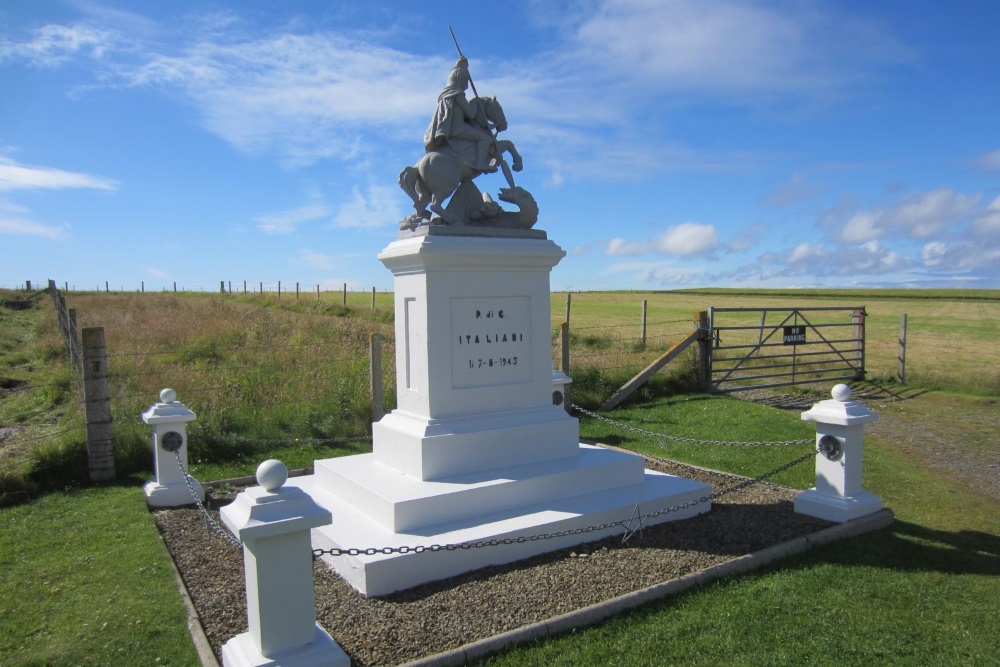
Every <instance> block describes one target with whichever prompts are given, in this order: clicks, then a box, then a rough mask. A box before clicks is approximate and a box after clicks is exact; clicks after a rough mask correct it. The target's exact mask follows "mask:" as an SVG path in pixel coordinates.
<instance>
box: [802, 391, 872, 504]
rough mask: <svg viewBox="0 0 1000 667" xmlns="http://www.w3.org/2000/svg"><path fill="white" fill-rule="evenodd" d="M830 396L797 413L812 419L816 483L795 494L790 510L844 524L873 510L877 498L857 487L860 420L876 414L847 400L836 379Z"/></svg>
mask: <svg viewBox="0 0 1000 667" xmlns="http://www.w3.org/2000/svg"><path fill="white" fill-rule="evenodd" d="M831 394H832V395H833V399H832V400H826V401H820V402H819V403H817V404H816V405H814V406H813V407H812V408H811V409H809V410H808V411H806V412H803V413H802V419H804V420H806V421H812V422H816V445H817V447H818V448H819V450H820V451H819V453H818V454H817V455H816V486H815V487H813V488H811V489H809V490H808V491H803V492H802V493H800V494H799V495H798V496H796V498H795V511H796V512H799V513H800V514H808V515H809V516H815V517H819V518H820V519H826V520H827V521H836V522H838V523H844V522H846V521H850V520H852V519H857V518H859V517H863V516H867V515H869V514H874V513H875V512H878V511H879V510H881V509H882V501H881V500H880V499H879V498H878V496H875V495H873V494H871V493H869V492H867V491H865V490H864V489H863V488H862V486H861V473H862V461H863V459H864V425H865V424H867V423H869V422H873V421H875V420H877V419H878V415H877V414H875V413H874V412H872V411H871V410H869V409H868V408H867V407H865V405H864V404H862V403H860V402H859V401H852V400H851V388H850V387H849V386H847V385H846V384H838V385H837V386H835V387H834V388H833V391H832V392H831Z"/></svg>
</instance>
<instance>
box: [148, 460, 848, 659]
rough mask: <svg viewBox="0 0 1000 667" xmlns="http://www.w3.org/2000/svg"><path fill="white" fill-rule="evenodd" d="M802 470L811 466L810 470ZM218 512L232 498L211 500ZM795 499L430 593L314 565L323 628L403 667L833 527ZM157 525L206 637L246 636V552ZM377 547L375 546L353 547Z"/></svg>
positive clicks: (735, 498)
mask: <svg viewBox="0 0 1000 667" xmlns="http://www.w3.org/2000/svg"><path fill="white" fill-rule="evenodd" d="M647 465H648V467H650V468H654V469H657V470H662V471H664V472H668V473H671V474H677V475H682V476H684V477H688V478H692V479H697V480H700V481H703V482H707V483H709V484H711V485H712V486H713V489H715V491H716V492H718V491H720V490H723V489H725V488H727V487H730V486H733V485H734V484H737V483H738V482H740V481H741V480H742V478H739V477H735V476H731V475H727V474H724V473H716V472H711V471H706V470H701V469H693V468H690V467H688V466H682V465H680V464H675V463H673V462H669V461H664V460H659V459H655V460H649V462H648V464H647ZM802 465H808V463H804V464H802ZM212 493H213V490H212V489H209V499H210V503H209V506H210V507H214V508H215V509H213V510H212V513H213V515H215V517H216V519H218V514H217V508H218V507H220V506H221V505H223V504H225V502H226V500H227V499H226V498H225V497H219V496H216V497H212ZM795 493H796V492H795V491H794V490H791V489H786V488H783V487H778V486H774V485H771V484H767V483H758V484H755V485H753V486H750V487H749V488H746V489H743V490H740V491H736V492H733V493H730V494H728V495H726V496H724V497H723V498H721V499H719V500H717V501H714V502H713V507H712V511H711V512H709V513H708V514H706V515H701V516H698V517H696V518H694V519H689V520H684V521H677V522H671V523H667V524H662V525H660V526H656V527H653V528H647V529H645V530H644V531H643V533H642V538H641V540H640V539H639V537H638V536H635V537H634V538H633V539H632V540H631V541H630V542H629V544H627V545H622V544H621V539H620V538H608V539H605V540H602V541H600V542H594V543H591V544H588V545H581V546H578V547H576V548H574V549H564V550H561V551H557V552H554V553H551V554H545V555H542V556H536V557H534V558H531V559H529V560H525V561H521V562H518V563H513V564H509V565H504V566H495V567H489V568H485V569H482V570H477V571H475V572H470V573H467V574H464V575H460V576H458V577H454V578H452V579H448V580H445V581H440V582H434V583H431V584H425V585H421V586H418V587H416V588H413V589H410V590H408V591H403V592H400V593H396V594H393V595H391V596H388V597H385V598H380V599H368V598H365V597H363V596H362V595H360V594H359V593H357V592H356V591H355V590H354V589H352V588H351V587H350V586H349V585H347V584H346V583H345V582H344V581H343V580H341V579H340V578H339V577H338V576H336V575H335V574H333V573H332V572H331V571H330V570H329V569H328V568H327V567H326V566H325V565H324V564H323V563H322V562H321V561H316V563H315V582H316V584H315V591H316V608H317V619H318V620H319V622H320V623H321V624H322V625H323V627H325V628H326V629H327V630H328V631H329V632H330V634H331V635H333V637H334V639H336V640H337V642H338V643H339V644H340V645H341V646H342V647H343V648H344V650H345V651H347V653H348V654H350V656H351V657H352V659H353V661H354V664H355V665H373V666H374V665H396V664H400V663H403V662H407V661H409V660H414V659H417V658H420V657H424V656H428V655H432V654H435V653H439V652H441V651H445V650H449V649H453V648H457V647H459V646H461V645H463V644H467V643H469V642H472V641H476V640H479V639H483V638H486V637H491V636H493V635H496V634H499V633H502V632H507V631H509V630H513V629H516V628H518V627H521V626H524V625H527V624H530V623H534V622H537V621H542V620H545V619H547V618H551V617H553V616H556V615H559V614H563V613H566V612H569V611H573V610H575V609H579V608H581V607H584V606H587V605H590V604H594V603H598V602H602V601H604V600H608V599H611V598H613V597H616V596H619V595H623V594H625V593H629V592H631V591H635V590H639V589H642V588H645V587H648V586H651V585H653V584H657V583H660V582H664V581H669V580H671V579H676V578H678V577H681V576H683V575H685V574H689V573H692V572H697V571H699V570H702V569H705V568H707V567H710V566H713V565H717V564H719V563H723V562H726V561H729V560H732V559H734V558H736V557H738V556H741V555H743V554H747V553H750V552H753V551H757V550H759V549H763V548H765V547H768V546H771V545H774V544H778V543H781V542H785V541H787V540H790V539H793V538H795V537H799V536H802V535H807V534H809V533H813V532H816V531H817V530H820V529H822V528H825V527H827V526H829V525H831V524H829V523H827V522H825V521H821V520H819V519H813V518H810V517H806V516H802V515H798V514H795V512H794V511H793V508H792V501H793V498H794V496H795ZM155 516H156V522H157V525H158V526H159V528H160V531H161V532H162V534H163V538H164V541H165V542H166V544H167V547H168V548H169V550H170V552H171V554H172V555H173V557H174V560H175V562H176V563H177V567H178V569H179V570H180V572H181V575H182V576H183V578H184V581H185V584H186V585H187V588H188V591H189V593H190V595H191V598H192V600H193V601H194V605H195V607H196V609H197V610H198V614H199V616H200V617H201V621H202V624H203V626H204V628H205V632H206V634H207V636H208V638H209V641H210V642H211V644H212V647H213V648H214V649H215V651H216V654H217V655H219V654H220V651H221V646H222V644H223V643H225V642H226V641H228V640H229V639H230V638H231V637H233V636H234V635H237V634H239V633H242V632H246V630H247V624H246V601H245V590H244V580H243V576H244V575H243V559H242V552H241V550H240V549H237V548H236V547H234V546H232V545H230V544H229V543H228V542H225V541H223V540H222V539H220V538H219V537H218V536H216V535H213V534H212V533H211V532H210V531H208V530H207V528H206V524H205V521H204V519H203V518H202V517H200V516H199V514H198V512H197V510H194V509H185V508H182V509H173V510H159V511H156V512H155ZM358 546H378V545H358Z"/></svg>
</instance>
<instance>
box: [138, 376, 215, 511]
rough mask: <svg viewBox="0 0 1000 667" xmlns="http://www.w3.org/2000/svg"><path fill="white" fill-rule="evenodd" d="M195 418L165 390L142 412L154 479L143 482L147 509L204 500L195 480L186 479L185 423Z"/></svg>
mask: <svg viewBox="0 0 1000 667" xmlns="http://www.w3.org/2000/svg"><path fill="white" fill-rule="evenodd" d="M196 417H197V415H195V413H193V412H191V411H190V410H188V408H187V406H186V405H184V404H183V403H181V402H180V401H178V400H177V392H175V391H174V390H173V389H164V390H163V391H161V392H160V400H159V402H158V403H154V404H153V405H151V406H149V409H148V410H146V411H145V412H143V413H142V421H144V422H145V423H147V424H149V425H150V426H152V427H153V466H154V468H155V472H156V479H153V480H150V481H148V482H146V485H145V487H143V488H144V490H145V491H146V502H147V503H149V506H150V507H177V506H179V505H191V504H194V502H195V497H197V499H198V501H202V500H204V499H205V490H204V489H202V487H201V484H199V483H198V482H197V481H196V480H195V479H194V478H187V477H185V475H186V474H187V473H186V471H187V462H188V447H187V423H188V422H191V421H194V420H195V418H196Z"/></svg>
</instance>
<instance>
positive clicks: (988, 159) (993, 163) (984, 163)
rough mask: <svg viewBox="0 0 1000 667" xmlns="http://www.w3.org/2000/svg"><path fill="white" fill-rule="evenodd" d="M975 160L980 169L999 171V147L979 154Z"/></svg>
mask: <svg viewBox="0 0 1000 667" xmlns="http://www.w3.org/2000/svg"><path fill="white" fill-rule="evenodd" d="M976 162H977V164H978V165H979V166H980V167H981V168H982V169H988V170H990V171H1000V149H998V150H995V151H991V152H989V153H986V154H985V155H981V156H979V159H978V160H976Z"/></svg>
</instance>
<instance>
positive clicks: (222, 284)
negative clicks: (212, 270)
mask: <svg viewBox="0 0 1000 667" xmlns="http://www.w3.org/2000/svg"><path fill="white" fill-rule="evenodd" d="M225 293H226V281H225V280H220V281H219V294H225Z"/></svg>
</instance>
